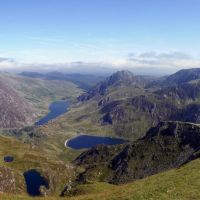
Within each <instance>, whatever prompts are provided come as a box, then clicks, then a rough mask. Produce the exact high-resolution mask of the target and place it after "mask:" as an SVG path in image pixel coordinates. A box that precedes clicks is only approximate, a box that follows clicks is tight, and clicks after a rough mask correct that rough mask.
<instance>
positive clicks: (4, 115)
mask: <svg viewBox="0 0 200 200" xmlns="http://www.w3.org/2000/svg"><path fill="white" fill-rule="evenodd" d="M30 107H31V106H30V105H29V104H28V103H27V102H26V101H25V100H24V98H23V97H21V96H20V95H19V94H18V93H17V92H16V91H15V90H14V89H12V88H11V87H9V86H7V85H6V84H4V83H3V82H2V81H0V127H1V128H18V127H22V126H23V125H25V124H30V123H31V122H32V121H33V119H34V117H35V116H34V115H33V111H32V110H31V108H30Z"/></svg>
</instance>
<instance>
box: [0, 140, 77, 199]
mask: <svg viewBox="0 0 200 200" xmlns="http://www.w3.org/2000/svg"><path fill="white" fill-rule="evenodd" d="M6 155H11V156H13V157H14V161H13V162H11V163H6V162H4V161H3V158H4V156H6ZM0 158H1V159H0V166H5V167H8V168H11V169H12V170H14V171H15V172H16V173H20V174H21V175H23V173H24V172H25V171H27V170H30V169H37V170H39V171H40V172H41V173H42V174H43V175H44V176H45V177H46V178H47V179H48V180H49V182H50V191H49V193H50V194H54V195H57V196H58V195H59V194H60V192H61V191H62V190H63V188H64V186H65V184H66V183H67V182H68V180H69V179H73V178H74V175H75V174H74V173H75V169H74V168H73V166H72V165H71V164H70V163H69V162H64V161H62V160H61V159H59V158H58V157H57V154H56V152H55V151H52V150H51V149H47V150H46V149H45V148H44V147H41V146H35V145H31V144H24V143H21V142H20V141H18V140H16V139H14V138H12V137H5V136H0ZM68 159H69V158H68ZM16 187H18V186H17V185H16ZM24 192H25V189H24Z"/></svg>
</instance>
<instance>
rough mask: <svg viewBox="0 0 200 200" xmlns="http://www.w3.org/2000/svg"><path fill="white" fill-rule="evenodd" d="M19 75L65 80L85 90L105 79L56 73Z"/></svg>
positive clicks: (22, 73)
mask: <svg viewBox="0 0 200 200" xmlns="http://www.w3.org/2000/svg"><path fill="white" fill-rule="evenodd" d="M19 75H21V76H26V77H31V78H41V79H45V80H65V81H69V82H72V83H74V84H76V85H78V86H79V87H80V88H82V89H85V90H87V89H89V88H90V87H92V86H94V85H95V84H97V83H98V82H100V81H102V80H103V79H104V78H105V77H104V76H98V75H93V74H78V73H74V74H65V73H61V72H57V71H55V72H48V73H38V72H21V73H20V74H19Z"/></svg>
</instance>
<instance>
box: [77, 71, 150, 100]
mask: <svg viewBox="0 0 200 200" xmlns="http://www.w3.org/2000/svg"><path fill="white" fill-rule="evenodd" d="M145 82H146V81H145V79H144V78H142V77H141V76H134V75H133V74H132V73H131V72H130V71H125V70H123V71H118V72H116V73H114V74H113V75H111V76H110V77H108V78H107V79H106V80H105V81H102V82H100V83H98V84H97V85H96V86H95V87H93V88H92V89H90V90H89V91H88V92H87V93H84V94H82V95H81V96H79V97H78V100H79V101H87V100H90V99H92V98H96V99H99V98H100V97H102V96H103V95H105V94H106V92H107V91H108V90H109V89H110V88H113V87H120V86H130V85H144V84H145Z"/></svg>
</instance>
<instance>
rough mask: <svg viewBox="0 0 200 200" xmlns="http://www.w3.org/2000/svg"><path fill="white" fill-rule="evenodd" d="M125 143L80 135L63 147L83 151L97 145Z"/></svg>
mask: <svg viewBox="0 0 200 200" xmlns="http://www.w3.org/2000/svg"><path fill="white" fill-rule="evenodd" d="M125 142H127V141H125V140H123V139H120V138H111V137H100V136H90V135H80V136H77V137H75V138H72V139H71V140H68V141H66V143H65V146H66V147H70V148H72V149H85V148H91V147H95V146H96V145H99V144H105V145H116V144H123V143H125Z"/></svg>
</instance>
